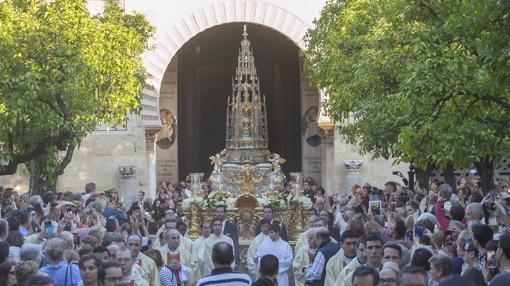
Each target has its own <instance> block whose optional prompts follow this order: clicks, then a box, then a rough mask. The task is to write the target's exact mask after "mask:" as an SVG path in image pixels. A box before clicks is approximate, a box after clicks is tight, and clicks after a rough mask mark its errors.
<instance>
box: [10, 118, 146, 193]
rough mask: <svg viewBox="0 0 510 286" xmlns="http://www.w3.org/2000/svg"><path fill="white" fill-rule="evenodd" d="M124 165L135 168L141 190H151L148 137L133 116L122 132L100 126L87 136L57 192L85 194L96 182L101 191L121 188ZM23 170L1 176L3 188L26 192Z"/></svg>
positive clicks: (58, 184) (139, 121) (19, 169)
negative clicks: (121, 169) (148, 173)
mask: <svg viewBox="0 0 510 286" xmlns="http://www.w3.org/2000/svg"><path fill="white" fill-rule="evenodd" d="M125 165H133V166H136V169H137V179H138V185H139V187H140V189H141V190H143V191H148V190H147V187H146V184H147V174H146V168H147V167H146V166H147V161H146V148H145V134H144V130H143V128H142V127H141V120H140V118H139V116H137V115H130V116H129V119H128V120H127V124H126V127H125V128H124V129H122V130H119V131H114V130H108V129H107V128H106V127H100V128H98V131H95V132H93V133H92V134H91V135H89V136H88V137H86V138H85V139H84V140H83V142H82V144H81V146H80V147H79V149H78V150H76V151H75V152H74V155H73V160H72V161H71V163H70V164H69V165H68V166H67V168H66V169H65V173H64V175H63V176H60V178H59V180H58V182H57V189H58V190H59V191H61V192H66V191H71V192H84V191H85V184H87V183H89V182H94V183H96V185H97V189H98V190H100V191H104V190H108V189H112V188H115V189H119V188H120V181H121V176H120V172H119V166H125ZM21 169H22V168H18V173H17V174H16V175H12V176H0V186H4V187H16V188H17V189H18V190H19V191H21V192H25V191H27V190H28V179H26V178H25V177H23V175H22V172H21Z"/></svg>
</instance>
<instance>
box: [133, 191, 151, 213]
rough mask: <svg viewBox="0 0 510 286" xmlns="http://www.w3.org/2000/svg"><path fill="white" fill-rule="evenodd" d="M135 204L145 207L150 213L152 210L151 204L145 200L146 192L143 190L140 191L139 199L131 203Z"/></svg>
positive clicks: (141, 207)
mask: <svg viewBox="0 0 510 286" xmlns="http://www.w3.org/2000/svg"><path fill="white" fill-rule="evenodd" d="M134 206H138V207H139V208H140V210H142V209H144V210H145V211H146V212H148V213H150V211H151V204H150V203H148V202H146V201H145V193H144V192H142V191H140V192H139V193H138V200H137V201H136V202H133V203H132V204H131V207H134Z"/></svg>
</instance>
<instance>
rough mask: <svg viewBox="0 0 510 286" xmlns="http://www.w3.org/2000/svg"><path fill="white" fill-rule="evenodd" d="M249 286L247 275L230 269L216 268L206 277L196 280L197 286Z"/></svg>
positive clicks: (249, 281)
mask: <svg viewBox="0 0 510 286" xmlns="http://www.w3.org/2000/svg"><path fill="white" fill-rule="evenodd" d="M215 285H225V286H250V285H251V278H250V276H248V275H247V274H244V273H238V272H234V270H232V268H231V267H225V268H216V269H213V270H212V271H211V275H207V276H205V277H203V278H202V279H200V280H198V283H197V286H215Z"/></svg>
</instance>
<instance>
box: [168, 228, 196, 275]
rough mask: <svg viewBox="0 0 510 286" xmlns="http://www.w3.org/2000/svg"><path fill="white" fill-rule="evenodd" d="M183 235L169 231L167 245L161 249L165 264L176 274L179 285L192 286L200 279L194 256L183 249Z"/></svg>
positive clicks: (175, 231)
mask: <svg viewBox="0 0 510 286" xmlns="http://www.w3.org/2000/svg"><path fill="white" fill-rule="evenodd" d="M180 237H181V234H180V233H179V232H178V231H177V230H176V229H169V230H168V231H167V232H166V241H167V244H166V245H164V246H163V247H161V248H160V249H159V251H160V252H161V256H162V257H163V262H164V263H165V265H167V266H168V267H169V268H170V270H171V271H172V273H173V274H174V276H175V278H176V280H177V284H179V283H186V284H187V285H192V284H193V283H195V282H196V281H197V279H198V276H197V262H196V258H195V257H193V254H192V253H190V252H188V251H187V250H186V249H185V248H181V247H180V246H179V244H180Z"/></svg>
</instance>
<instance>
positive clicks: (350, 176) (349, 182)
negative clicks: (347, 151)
mask: <svg viewBox="0 0 510 286" xmlns="http://www.w3.org/2000/svg"><path fill="white" fill-rule="evenodd" d="M361 165H363V160H344V166H345V171H346V172H345V191H346V193H347V194H350V192H351V188H352V186H353V185H354V184H359V185H361V183H362V180H361V176H360V175H359V170H360V169H361Z"/></svg>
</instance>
